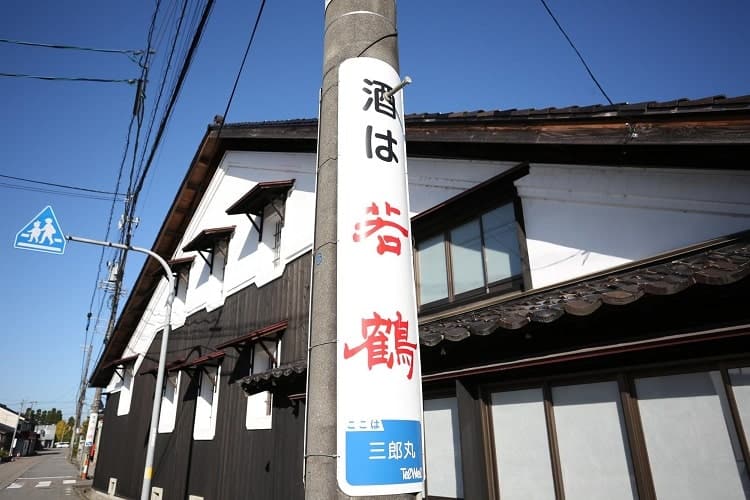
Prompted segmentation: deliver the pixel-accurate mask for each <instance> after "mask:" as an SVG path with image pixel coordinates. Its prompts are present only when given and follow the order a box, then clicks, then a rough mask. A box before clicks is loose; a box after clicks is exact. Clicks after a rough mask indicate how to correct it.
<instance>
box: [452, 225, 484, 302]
mask: <svg viewBox="0 0 750 500" xmlns="http://www.w3.org/2000/svg"><path fill="white" fill-rule="evenodd" d="M451 265H452V267H453V293H454V294H456V295H458V294H459V293H462V292H468V291H469V290H475V289H477V288H481V287H483V286H484V269H483V268H482V236H481V232H480V230H479V219H475V220H473V221H471V222H467V223H466V224H464V225H462V226H459V227H457V228H456V229H454V230H453V231H451Z"/></svg>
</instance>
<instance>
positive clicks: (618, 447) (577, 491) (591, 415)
mask: <svg viewBox="0 0 750 500" xmlns="http://www.w3.org/2000/svg"><path fill="white" fill-rule="evenodd" d="M547 398H548V400H549V402H550V403H551V404H549V409H550V410H549V413H548V410H547V409H546V408H545V403H546V401H545V391H544V389H543V388H542V387H534V388H529V389H523V390H515V391H504V392H496V393H494V394H492V410H491V412H492V423H493V432H494V436H495V457H496V460H497V480H498V483H499V490H500V494H501V497H502V498H503V499H514V498H518V499H526V498H554V497H555V480H554V476H553V472H552V471H553V464H552V460H553V458H552V457H553V454H554V451H553V450H552V449H550V442H551V440H550V438H549V433H548V422H553V424H552V427H551V428H554V430H555V435H554V439H555V440H556V442H557V456H556V458H557V460H559V468H560V475H561V479H562V484H560V485H559V486H560V488H561V489H562V490H563V491H564V492H565V496H566V498H613V499H623V500H626V499H633V498H637V491H636V483H635V477H634V474H633V468H632V464H631V460H632V457H631V454H630V449H629V446H628V441H627V438H626V434H625V421H624V413H623V410H622V405H621V402H620V393H619V388H618V384H617V382H616V381H604V382H597V383H588V384H576V385H560V386H553V387H551V388H550V389H549V395H548V396H547ZM660 498H661V497H660Z"/></svg>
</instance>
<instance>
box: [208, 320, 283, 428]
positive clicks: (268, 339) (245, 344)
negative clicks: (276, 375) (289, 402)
mask: <svg viewBox="0 0 750 500" xmlns="http://www.w3.org/2000/svg"><path fill="white" fill-rule="evenodd" d="M288 324H289V322H288V321H287V320H283V321H279V322H276V323H273V324H270V325H267V326H264V327H263V328H260V329H257V330H254V331H252V332H250V333H247V334H245V335H242V336H240V337H237V338H234V339H232V340H229V341H227V342H224V343H222V344H219V345H217V346H216V347H217V348H218V349H226V348H228V347H231V348H233V349H237V350H238V351H239V352H240V360H241V362H240V363H238V365H237V366H238V368H236V370H239V372H240V373H238V374H237V375H238V376H239V377H245V376H253V375H258V374H261V373H265V372H269V371H271V370H273V369H274V368H278V367H279V364H280V362H281V359H280V357H281V336H282V334H283V332H284V330H286V328H287V326H288ZM272 414H273V394H272V393H271V392H270V391H263V392H258V393H255V394H250V395H248V396H247V410H246V413H245V428H246V429H248V430H254V429H270V428H271V423H272V422H271V420H272Z"/></svg>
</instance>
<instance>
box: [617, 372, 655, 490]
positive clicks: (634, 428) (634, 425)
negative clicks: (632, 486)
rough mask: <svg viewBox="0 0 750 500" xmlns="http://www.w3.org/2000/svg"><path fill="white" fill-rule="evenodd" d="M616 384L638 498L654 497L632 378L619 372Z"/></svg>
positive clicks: (652, 481)
mask: <svg viewBox="0 0 750 500" xmlns="http://www.w3.org/2000/svg"><path fill="white" fill-rule="evenodd" d="M617 384H618V387H619V390H620V401H621V403H622V409H623V414H624V416H625V430H626V434H627V437H628V445H629V446H630V456H631V457H632V460H633V473H634V474H635V482H636V486H637V488H638V498H639V499H640V500H651V499H655V498H656V490H655V489H654V480H653V477H652V476H651V465H650V464H649V459H648V450H646V441H645V439H644V437H643V427H642V425H641V414H640V411H639V410H638V400H637V399H636V397H635V387H634V384H633V380H632V379H631V378H630V377H628V376H626V375H625V374H620V375H619V376H618V377H617Z"/></svg>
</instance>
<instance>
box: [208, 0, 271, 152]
mask: <svg viewBox="0 0 750 500" xmlns="http://www.w3.org/2000/svg"><path fill="white" fill-rule="evenodd" d="M265 5H266V0H261V2H260V7H259V8H258V15H257V16H255V24H254V25H253V31H252V33H251V34H250V40H249V41H248V42H247V47H246V48H245V55H244V56H242V63H241V64H240V69H239V71H237V77H236V78H235V79H234V85H233V86H232V92H231V93H230V94H229V100H228V101H227V107H226V108H225V109H224V115H222V116H223V118H224V119H223V120H222V121H221V125H220V126H219V131H218V132H217V134H216V136H217V137H218V136H219V135H221V129H222V128H223V127H224V123H225V122H226V119H227V113H229V106H231V105H232V99H234V92H235V91H236V90H237V84H238V83H239V81H240V75H242V69H243V68H244V67H245V60H246V59H247V54H248V53H249V52H250V47H251V46H252V45H253V40H254V39H255V32H256V31H257V30H258V24H260V17H261V15H263V7H265Z"/></svg>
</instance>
